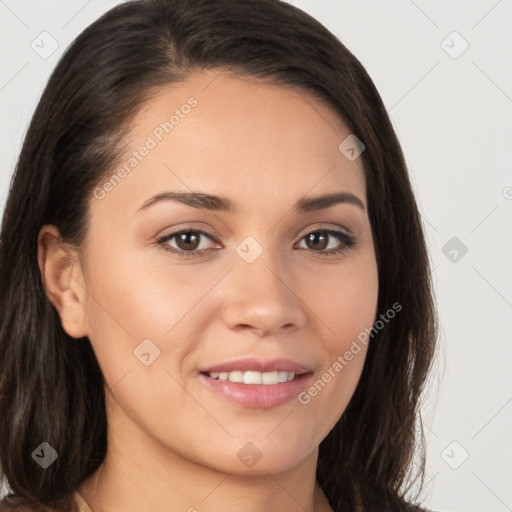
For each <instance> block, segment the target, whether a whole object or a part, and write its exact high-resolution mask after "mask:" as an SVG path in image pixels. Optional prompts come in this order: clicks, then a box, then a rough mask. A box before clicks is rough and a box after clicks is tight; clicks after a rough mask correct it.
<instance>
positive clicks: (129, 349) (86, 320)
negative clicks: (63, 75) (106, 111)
mask: <svg viewBox="0 0 512 512" xmlns="http://www.w3.org/2000/svg"><path fill="white" fill-rule="evenodd" d="M191 96H193V97H194V98H195V99H196V100H197V102H198V104H197V106H196V107H195V108H193V109H192V110H191V112H190V113H189V114H188V115H187V116H185V117H184V118H182V119H180V122H179V124H178V125H177V126H175V127H174V129H173V130H172V132H171V133H169V134H165V136H164V137H163V138H162V141H160V142H159V143H158V145H157V146H156V147H155V148H153V149H152V150H151V151H150V152H149V154H148V155H147V156H146V157H144V158H143V159H142V160H141V161H140V162H139V163H138V165H137V166H136V167H135V168H134V169H133V170H132V171H131V172H130V173H129V174H128V175H127V176H126V177H125V178H124V179H123V180H122V181H121V182H120V183H119V184H117V185H116V186H115V187H114V188H113V189H112V190H111V191H110V192H108V193H107V194H106V195H105V197H104V198H103V199H96V198H94V197H91V200H90V211H89V213H90V222H89V230H88V233H87V239H86V242H85V244H84V245H83V246H82V247H81V248H80V249H79V250H73V249H72V248H71V249H68V250H65V247H64V246H63V245H62V244H59V243H58V242H59V232H58V230H57V228H55V227H54V226H44V227H43V229H42V230H41V232H40V236H39V264H40V268H41V273H42V276H43V280H44V283H45V287H46V290H47V293H48V297H49V298H50V300H52V302H53V304H54V305H55V307H56V308H57V310H58V311H59V314H60V318H61V320H62V325H63V328H64V329H65V331H66V332H67V333H68V334H69V335H70V336H72V337H75V338H80V337H83V336H88V337H89V339H90V341H91V343H92V346H93V348H94V351H95V353H96V356H97V358H98V361H99V364H100V366H101V368H102V371H103V373H104V376H105V380H106V383H107V385H106V388H105V392H106V400H107V414H108V421H109V432H108V435H109V438H108V443H109V444H108V453H107V457H106V460H105V462H104V464H103V465H102V466H101V467H100V469H99V470H98V471H97V472H96V473H95V474H94V475H92V476H91V477H90V478H88V479H87V480H85V481H84V482H83V484H82V485H81V486H80V488H79V489H78V490H79V492H80V493H81V494H82V496H84V497H85V499H86V500H87V502H88V503H89V506H90V507H91V509H92V510H93V511H94V512H96V511H101V512H118V511H126V510H130V511H133V512H139V511H140V512H142V511H147V510H152V511H164V510H183V511H189V512H192V511H194V510H197V511H198V512H203V511H218V510H224V511H226V512H228V511H235V510H236V511H237V512H261V511H262V510H287V511H289V512H299V511H300V512H303V511H305V510H307V511H317V512H318V511H321V512H327V511H332V509H331V507H330V506H329V504H328V502H327V500H326V498H325V495H324V494H323V492H322V491H321V489H320V487H319V486H318V484H317V483H316V480H315V470H316V465H317V459H318V447H319V444H320V442H321V441H322V440H323V439H324V437H325V436H326V435H327V433H328V432H329V431H330V430H331V429H332V427H333V426H334V425H335V423H336V422H337V421H338V419H339V418H340V416H341V415H342V413H343V411H344V410H345V408H346V406H347V404H348V402H349V400H350V398H351V397H352V395H353V393H354V390H355V388H356V385H357V383H358V380H359V378H360V375H361V371H362V368H363V363H364V359H365V356H366V347H365V346H364V345H361V347H362V350H361V351H360V352H359V353H358V354H357V355H355V356H354V357H353V359H352V360H351V361H350V363H349V364H347V365H346V366H345V367H344V368H343V370H342V371H341V372H339V373H337V374H336V377H335V378H333V379H332V380H331V381H330V382H329V383H328V384H327V385H326V386H325V388H324V389H323V390H322V391H321V392H319V393H318V394H317V395H316V396H315V397H313V398H311V401H310V402H309V403H308V404H307V405H303V404H301V403H300V402H299V401H298V400H296V399H293V400H291V401H289V402H287V403H285V404H283V405H281V406H278V407H275V408H259V409H258V408H256V409H255V408H247V407H242V406H239V405H237V404H234V403H232V402H229V401H228V400H226V399H225V398H224V397H223V396H220V395H218V394H216V393H213V392H212V391H211V390H210V389H208V388H207V387H206V386H205V385H204V384H202V383H201V382H200V380H199V379H198V371H199V369H201V368H202V369H204V368H207V367H208V366H211V365H213V364H215V363H221V362H226V361H230V360H235V359H238V358H241V357H247V356H252V357H257V358H261V359H273V358H275V357H286V358H290V359H293V360H295V361H300V362H304V363H306V364H308V365H309V366H310V367H311V368H312V369H313V371H314V374H313V376H314V378H313V382H315V381H317V380H318V379H319V378H320V377H321V376H322V374H324V373H325V372H326V371H327V369H328V368H329V367H332V366H333V364H334V362H335V361H336V360H337V358H338V356H340V355H343V354H344V353H345V351H346V350H348V349H349V348H350V344H351V342H352V341H353V340H354V339H356V337H357V335H358V334H359V333H360V332H361V331H363V330H364V329H365V328H370V327H371V326H372V325H373V323H374V321H375V318H376V308H377V295H378V277H377V263H376V259H375V251H374V245H373V239H372V233H371V227H370V222H369V219H368V215H367V202H366V183H365V178H364V172H363V164H362V161H361V158H357V159H356V160H354V161H349V160H348V159H347V158H345V156H344V155H343V154H342V153H341V152H340V151H339V150H338V145H339V144H340V142H341V141H342V140H343V139H345V137H347V136H348V135H349V134H350V130H349V129H348V127H347V126H346V124H345V123H344V122H343V121H342V120H341V119H340V118H339V116H338V115H337V114H336V113H335V112H334V111H333V110H332V109H331V108H329V107H328V106H326V105H325V104H323V103H321V102H319V101H318V100H316V99H314V98H313V97H312V96H310V95H308V94H305V93H299V92H298V91H296V90H294V89H293V88H290V87H287V86H278V85H269V84H263V83H258V82H256V81H255V80H249V79H247V78H243V79H242V78H240V77H233V76H228V75H227V74H218V72H216V73H213V72H211V71H210V72H198V73H196V74H194V75H192V76H191V77H189V78H188V79H187V81H185V82H182V83H180V84H175V85H173V86H172V87H165V88H161V89H160V90H159V91H158V93H157V94H155V95H153V96H152V97H151V99H149V100H148V101H146V103H145V104H144V106H143V108H142V109H141V110H140V111H139V113H138V114H137V116H136V118H135V119H134V122H133V125H132V130H131V133H130V136H129V137H128V139H127V147H126V156H127V158H128V157H129V156H130V155H131V154H132V152H133V151H135V150H137V149H138V148H140V147H141V146H142V145H143V144H144V142H145V141H146V140H147V137H148V135H150V134H152V132H153V130H154V129H155V127H156V126H158V125H159V123H161V122H163V121H165V120H168V119H169V117H170V116H171V115H172V113H173V112H174V110H175V109H176V108H180V107H181V106H182V105H183V104H184V103H186V101H187V99H188V98H189V97H191ZM127 158H126V159H127ZM126 159H125V160H123V161H122V163H124V162H125V161H126ZM109 176H110V175H109ZM100 186H101V184H100ZM192 190H193V191H200V192H203V193H210V194H216V195H221V196H225V197H228V198H230V199H231V200H233V201H236V203H237V207H238V208H239V211H238V213H236V214H233V213H230V212H221V211H216V212H213V211H208V210H201V209H196V208H194V207H192V206H187V205H184V204H181V203H178V202H171V201H168V202H161V203H158V204H155V205H153V206H151V207H149V208H147V209H144V210H142V211H138V210H139V208H140V207H141V206H142V205H143V204H144V203H145V201H147V200H148V199H150V198H151V197H153V196H155V195H157V194H159V193H162V192H165V191H182V192H190V191H192ZM338 191H339V192H341V191H343V192H351V193H352V194H354V195H356V196H357V197H358V198H360V200H361V201H362V202H363V205H364V208H360V207H358V206H356V205H354V204H350V203H339V204H336V205H334V206H331V207H329V208H327V209H322V210H319V211H314V212H306V213H300V214H299V213H295V212H294V211H293V205H294V204H295V202H296V201H298V200H299V199H301V198H302V197H303V196H306V197H313V196H317V195H322V194H327V193H333V192H338ZM184 227H187V228H188V227H189V228H193V229H203V230H206V231H208V230H209V231H210V232H211V233H212V235H213V236H212V238H208V237H205V236H204V235H203V236H201V237H200V239H199V240H197V242H196V246H195V247H194V248H198V249H199V250H204V253H203V254H204V255H199V256H194V257H191V258H180V257H179V256H177V255H175V254H172V253H170V252H167V251H165V249H164V246H165V245H166V246H167V247H170V248H173V249H175V250H180V248H181V250H182V252H185V251H186V250H187V245H186V244H184V243H183V242H182V243H181V244H180V241H179V239H178V237H175V238H174V239H173V240H169V241H167V242H164V243H161V244H158V242H157V240H158V239H159V238H161V237H162V236H163V235H167V234H170V233H172V232H175V231H177V230H178V229H181V228H184ZM322 229H341V230H343V229H345V230H347V231H348V232H350V233H351V234H353V235H354V236H355V237H356V244H355V245H354V246H353V247H350V248H349V250H348V251H346V252H343V253H340V254H334V255H322V254H320V253H319V251H321V250H326V245H327V244H328V247H327V249H331V248H337V247H340V246H343V242H342V241H340V240H339V239H337V238H336V237H333V236H331V237H330V238H328V239H327V241H326V242H325V245H322V242H321V241H320V242H318V241H317V242H316V245H314V242H313V244H312V245H310V246H308V245H307V243H306V242H307V241H306V238H305V235H307V234H308V233H309V232H311V231H314V230H322ZM249 236H251V237H253V238H254V239H255V240H256V241H257V243H258V244H259V245H260V246H261V248H262V249H263V252H262V253H261V254H260V255H259V257H257V258H256V260H255V261H253V262H252V263H248V262H247V261H246V260H244V259H243V258H242V257H241V256H240V255H239V254H238V253H237V252H236V251H235V249H236V247H237V245H238V244H240V243H241V242H242V241H244V239H245V238H246V237H249ZM188 243H189V244H190V243H191V242H190V241H189V242H188ZM192 243H194V240H192ZM189 250H190V249H189ZM250 250H253V249H250ZM145 339H151V340H152V342H153V343H154V344H155V345H156V346H157V347H158V348H159V350H160V351H161V352H160V356H159V357H158V358H157V359H155V360H154V362H152V364H150V365H149V366H145V365H144V364H142V363H141V362H140V361H139V360H138V359H137V358H136V357H135V356H134V350H135V349H136V348H137V346H138V345H139V344H140V343H141V342H142V340H145ZM248 442H251V443H252V444H253V445H254V446H255V447H257V449H258V450H259V452H260V453H261V459H260V460H259V461H258V462H257V463H256V464H255V465H254V466H253V467H251V468H248V467H246V466H245V465H244V464H243V463H242V462H241V461H240V460H239V458H238V457H237V452H238V451H239V450H240V449H241V448H242V447H243V446H244V445H246V443H248Z"/></svg>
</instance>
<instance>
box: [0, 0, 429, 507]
mask: <svg viewBox="0 0 512 512" xmlns="http://www.w3.org/2000/svg"><path fill="white" fill-rule="evenodd" d="M207 69H214V70H215V69H218V70H219V71H225V72H229V73H233V74H235V75H237V76H241V77H249V78H251V77H252V78H260V79H264V80H266V81H267V82H268V83H276V84H283V85H287V86H289V87H292V88H294V89H295V90H299V91H301V92H304V93H309V94H312V95H313V96H314V97H315V98H318V100H319V101H323V102H325V103H326V104H327V105H328V106H329V107H330V108H332V109H333V110H334V111H335V112H336V113H337V114H338V115H339V116H340V118H342V119H343V120H344V122H345V123H346V124H347V125H348V126H349V128H350V131H351V133H353V134H355V135H356V136H357V137H358V138H359V139H360V140H361V141H363V142H364V144H365V146H366V149H365V151H364V152H363V154H362V155H361V158H362V161H363V165H364V172H365V176H366V183H367V198H368V213H369V218H370V223H371V227H372V233H373V238H374V245H375V251H376V259H377V264H378V278H379V295H378V314H379V313H384V312H385V311H386V310H388V309H389V308H390V306H391V305H392V304H394V303H395V302H398V303H399V304H400V305H401V306H402V311H401V312H400V313H399V314H398V315H397V317H396V318H395V319H394V320H393V321H391V322H389V324H388V325H386V327H385V328H384V329H382V330H379V332H378V333H377V334H375V336H373V337H372V340H371V342H370V343H369V345H368V352H367V357H366V360H365V364H364V368H363V371H362V375H361V378H360V381H359V383H358V386H357V388H356V390H355V393H354V395H353V397H352V399H351V400H350V403H349V405H348V407H347V408H346V410H345V412H344V413H343V415H342V416H341V418H340V419H339V421H338V422H337V424H336V425H335V427H334V428H333V429H332V430H331V431H330V432H329V434H328V435H327V437H326V438H325V439H324V440H323V441H322V443H321V444H320V450H319V459H318V466H317V475H316V476H317V479H318V482H319V484H320V485H321V487H322V488H323V490H324V492H325V494H326V496H327V498H328V500H329V502H330V504H331V506H332V507H333V508H334V509H335V510H340V509H341V508H342V507H343V510H344V511H347V512H349V511H354V510H356V505H357V504H360V505H362V507H363V510H364V511H374V510H386V511H404V510H407V504H406V503H407V498H408V499H411V498H410V496H409V494H408V493H410V490H411V489H413V487H416V488H418V483H419V489H421V486H422V485H423V480H424V473H425V471H424V466H425V439H424V435H423V429H422V428H421V415H420V404H421V397H422V395H423V391H424V387H425V383H426V381H427V377H428V375H429V371H430V369H431V366H432V362H433V358H434V356H435V352H436V342H437V332H438V321H437V313H436V309H435V301H434V298H433V288H432V282H431V275H430V263H429V259H428V254H427V249H426V242H425V238H424V232H423V228H422V223H421V219H420V214H419V212H418V207H417V203H416V201H415V198H414V194H413V191H412V187H411V183H410V180H409V176H408V171H407V168H406V164H405V160H404V157H403V153H402V150H401V148H400V145H399V142H398V140H397V137H396V135H395V133H394V130H393V128H392V125H391V122H390V120H389V117H388V114H387V112H386V109H385V107H384V105H383V102H382V100H381V98H380V96H379V94H378V92H377V90H376V88H375V86H374V84H373V82H372V80H371V78H370V77H369V75H368V74H367V72H366V71H365V69H364V68H363V66H362V65H361V63H360V62H359V61H358V60H357V59H356V58H355V57H354V56H353V55H352V54H351V53H350V51H349V50H348V49H347V48H346V47H345V46H344V45H343V44H342V43H341V42H340V41H339V40H338V39H337V38H336V37H335V36H334V35H333V34H332V33H331V32H330V31H329V30H327V29H326V28H325V27H324V26H323V25H322V24H321V23H319V22H318V21H317V20H315V19H314V18H312V17H311V16H309V15H308V14H306V13H305V12H303V11H302V10H300V9H298V8H297V7H294V6H293V5H290V4H288V3H286V2H283V1H280V0H244V1H240V2H237V1H233V0H137V1H129V2H125V3H123V4H121V5H119V6H117V7H114V8H113V9H111V10H110V11H108V12H107V13H106V14H104V15H103V16H101V17H100V18H99V19H98V20H97V21H95V22H94V23H92V24H91V25H90V26H89V27H88V28H86V29H85V30H84V31H83V32H82V33H81V34H80V35H79V36H78V37H77V39H76V40H75V41H74V42H73V43H72V44H71V46H70V47H69V48H68V49H67V51H66V52H65V53H64V55H63V56H62V58H61V59H60V61H59V63H58V65H57V66H56V68H55V70H54V71H53V73H52V75H51V77H50V79H49V81H48V83H47V85H46V88H45V90H44V93H43V95H42V97H41V99H40V101H39V103H38V106H37V109H36V111H35V113H34V115H33V118H32V120H31V123H30V126H29V128H28V131H27V133H26V136H25V140H24V143H23V147H22V150H21V153H20V155H19V159H18V162H17V166H16V169H15V173H14V176H13V179H12V182H11V187H10V191H9V195H8V200H7V203H6V207H5V211H4V215H3V220H2V226H1V234H0V290H1V292H0V464H1V475H2V477H3V479H4V481H5V483H8V485H9V487H10V488H11V490H12V491H13V496H15V499H10V500H8V502H9V503H11V505H8V502H7V501H4V503H3V505H1V506H0V510H4V509H5V510H12V509H13V508H15V507H16V506H18V505H21V506H22V507H25V508H24V510H41V509H44V510H73V509H74V507H73V500H72V495H73V493H74V491H76V490H77V488H78V486H79V484H80V483H81V482H82V481H83V480H84V479H85V478H86V477H88V476H89V475H90V474H92V473H93V472H95V471H96V470H97V469H98V468H99V466H100V465H101V463H102V462H103V460H104V458H105V455H106V449H107V418H106V410H105V396H104V393H105V391H104V379H103V375H102V372H101V369H100V367H99V365H98V362H97V360H96V357H95V354H94V352H93V349H92V347H91V344H90V341H89V340H88V338H83V339H80V340H75V339H72V338H71V337H69V336H68V335H67V334H66V333H65V331H64V330H63V328H62V325H61V322H60V318H59V315H58V313H57V311H56V309H55V308H54V306H53V305H52V304H51V303H50V301H49V300H48V298H47V295H46V293H45V289H44V285H43V282H42V278H41V273H40V270H39V267H38V263H37V249H38V247H37V240H38V233H39V231H40V229H41V227H42V226H43V225H45V224H53V225H55V226H57V227H58V229H59V230H60V233H61V235H62V237H63V240H64V241H65V242H67V243H70V244H73V245H75V246H76V247H79V246H80V244H81V243H82V242H83V241H84V239H85V237H86V234H87V229H86V228H87V218H88V217H87V215H88V201H89V199H90V197H91V195H92V191H93V190H94V188H95V187H96V186H97V185H98V184H99V183H101V181H102V180H103V179H104V178H105V177H106V176H108V175H109V173H110V172H111V170H112V169H113V168H114V166H115V165H116V164H117V162H118V159H119V158H120V155H121V150H122V145H123V140H124V137H125V135H126V134H127V130H128V128H127V127H129V126H130V122H131V121H132V120H133V118H134V116H135V114H136V113H137V112H138V109H140V107H141V106H142V105H143V104H144V102H145V100H147V99H148V97H149V95H150V94H151V91H154V90H156V89H157V88H158V87H160V86H164V85H168V84H172V83H176V82H180V81H184V80H186V79H187V76H189V75H190V74H191V73H193V72H195V71H201V70H207ZM340 142H341V141H340ZM418 425H419V427H420V428H418ZM43 441H46V442H48V443H49V444H50V445H51V446H52V447H54V448H55V450H56V451H57V452H58V453H59V454H61V456H59V457H58V458H57V460H56V461H55V462H54V463H53V464H52V465H51V466H50V467H48V468H47V469H45V470H44V471H42V470H41V468H40V467H39V466H38V465H37V464H35V463H34V460H33V459H32V453H33V452H34V450H35V448H36V447H38V446H39V445H40V443H41V442H43ZM417 453H419V454H420V456H419V460H420V462H419V464H418V463H416V462H415V458H416V456H415V454H417ZM413 462H414V464H413ZM413 467H414V471H413V469H412V468H413ZM419 495H420V492H417V493H416V494H415V498H414V499H417V498H418V496H419ZM2 507H3V508H2ZM11 507H12V508H11ZM45 507H46V508H45Z"/></svg>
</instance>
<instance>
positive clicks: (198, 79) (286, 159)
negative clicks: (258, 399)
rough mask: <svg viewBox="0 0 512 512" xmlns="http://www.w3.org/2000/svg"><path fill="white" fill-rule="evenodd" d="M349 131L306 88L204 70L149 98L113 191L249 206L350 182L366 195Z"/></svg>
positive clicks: (339, 187) (325, 190) (350, 187)
mask: <svg viewBox="0 0 512 512" xmlns="http://www.w3.org/2000/svg"><path fill="white" fill-rule="evenodd" d="M348 135H350V130H349V128H348V126H347V125H346V123H345V122H344V121H343V119H341V117H340V116H339V115H338V114H337V113H336V112H335V111H334V109H332V108H330V107H329V106H327V105H326V104H325V103H323V102H320V101H318V100H317V99H315V98H314V97H313V96H312V95H310V94H308V93H306V92H304V91H302V90H299V89H296V88H294V87H291V86H286V85H280V84H279V85H277V84H269V83H262V82H261V81H257V80H256V79H252V78H247V77H239V76H232V75H227V74H225V73H219V72H218V71H216V72H213V71H202V72H198V73H195V74H193V75H191V76H189V77H188V78H187V79H186V80H185V81H183V82H179V83H175V84H172V85H171V86H166V87H162V88H160V89H158V90H155V91H154V93H153V94H152V95H151V97H150V98H149V99H148V100H147V101H145V102H144V104H143V105H142V107H141V109H140V111H139V112H138V114H137V115H136V116H135V118H134V119H133V121H132V123H131V128H130V133H129V136H128V137H127V140H126V142H127V150H126V152H125V154H124V155H123V158H122V159H121V161H120V162H119V165H118V168H120V167H122V166H123V165H124V167H125V170H126V171H128V172H126V173H123V174H129V179H124V180H123V182H122V183H120V184H119V185H120V186H116V187H115V190H113V192H112V193H111V194H109V196H111V197H112V198H114V196H118V198H117V199H119V200H120V201H122V197H120V196H122V195H123V194H124V195H125V196H126V200H130V201H131V200H132V199H134V197H135V196H137V201H138V202H139V203H141V201H143V200H144V198H145V199H147V198H148V197H149V196H151V195H154V194H158V193H162V192H164V191H167V190H176V189H180V190H183V191H187V190H188V189H193V190H194V191H201V190H202V191H204V192H208V193H212V194H218V195H222V196H228V197H231V198H232V199H233V202H236V203H237V204H240V205H241V206H243V205H250V204H253V205H256V204H257V203H258V202H262V201H266V202H267V203H268V202H270V203H273V202H275V201H278V202H280V203H289V202H290V201H292V200H293V202H295V201H296V200H297V198H298V197H301V196H304V195H306V194H308V195H318V194H323V193H328V192H334V191H351V192H354V193H358V194H359V196H360V197H361V199H362V200H363V201H365V180H364V172H363V166H362V160H361V159H360V158H358V159H356V160H354V161H350V160H349V159H347V158H346V157H345V155H344V154H343V153H342V152H341V151H340V150H339V149H338V146H339V145H340V143H341V142H342V141H343V140H344V139H345V138H346V137H347V136H348ZM144 148H146V149H144ZM148 148H149V149H148ZM134 153H137V155H134ZM141 153H144V154H143V155H142V156H141ZM130 159H131V161H130ZM127 163H128V166H127V165H126V164H127ZM114 171H115V170H114ZM126 206H127V207H128V205H126ZM138 206H139V207H140V204H139V205H138ZM131 209H132V210H133V208H131Z"/></svg>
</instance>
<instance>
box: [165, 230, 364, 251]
mask: <svg viewBox="0 0 512 512" xmlns="http://www.w3.org/2000/svg"><path fill="white" fill-rule="evenodd" d="M190 233H192V234H201V235H204V236H206V237H208V238H210V239H211V240H214V239H213V237H212V235H211V234H210V233H207V232H206V231H203V230H201V229H182V230H180V231H176V232H174V233H170V234H168V235H165V236H163V237H162V238H160V239H158V240H157V244H159V245H161V246H162V248H163V249H164V251H168V252H171V253H173V254H176V255H177V256H178V257H180V258H192V257H195V256H198V255H199V254H200V253H204V252H207V250H205V249H195V250H193V251H184V250H176V249H171V248H169V246H168V245H167V244H166V242H169V241H170V240H172V239H173V238H175V237H177V236H179V235H182V234H190ZM316 233H325V234H328V235H331V236H333V237H335V238H337V239H338V240H340V241H341V242H342V243H343V244H342V246H341V247H339V248H338V249H329V250H328V251H326V250H324V251H314V250H312V249H310V250H311V251H312V252H314V253H317V254H322V255H326V256H335V255H337V254H341V253H345V252H348V251H349V250H350V249H351V248H352V247H353V246H354V245H355V243H356V239H355V237H354V236H353V235H349V234H347V233H344V232H343V231H338V230H336V229H315V230H313V231H310V232H308V233H306V234H305V235H303V236H302V237H301V239H300V240H303V239H304V238H305V237H307V236H309V235H311V234H316ZM212 250H214V249H212Z"/></svg>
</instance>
